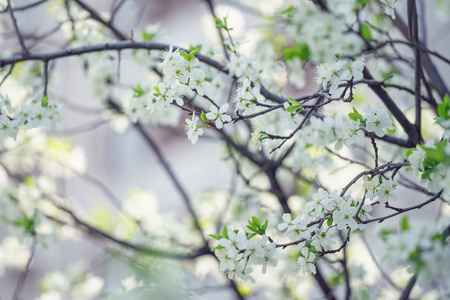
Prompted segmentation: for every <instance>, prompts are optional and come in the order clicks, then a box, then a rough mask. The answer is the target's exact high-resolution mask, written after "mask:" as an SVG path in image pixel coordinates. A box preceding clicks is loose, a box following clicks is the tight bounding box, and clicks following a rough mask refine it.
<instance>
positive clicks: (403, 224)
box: [401, 216, 410, 231]
mask: <svg viewBox="0 0 450 300" xmlns="http://www.w3.org/2000/svg"><path fill="white" fill-rule="evenodd" d="M409 228H410V226H409V218H408V217H407V216H404V217H403V218H402V221H401V229H402V231H408V230H409Z"/></svg>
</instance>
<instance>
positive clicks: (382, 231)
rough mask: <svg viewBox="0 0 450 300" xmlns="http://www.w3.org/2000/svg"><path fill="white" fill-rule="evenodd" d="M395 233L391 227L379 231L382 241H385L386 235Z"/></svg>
mask: <svg viewBox="0 0 450 300" xmlns="http://www.w3.org/2000/svg"><path fill="white" fill-rule="evenodd" d="M393 233H395V230H393V229H383V230H381V231H380V236H381V239H382V240H383V242H385V243H386V242H387V239H388V236H389V235H391V234H393Z"/></svg>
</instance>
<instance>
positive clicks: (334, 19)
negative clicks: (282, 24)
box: [287, 1, 364, 62]
mask: <svg viewBox="0 0 450 300" xmlns="http://www.w3.org/2000/svg"><path fill="white" fill-rule="evenodd" d="M295 3H296V5H295V11H294V12H293V13H292V14H291V15H289V18H288V24H287V30H288V31H289V34H290V35H291V37H292V39H294V40H295V41H296V42H297V43H299V44H301V45H302V44H303V45H307V48H308V49H314V51H309V52H310V54H309V56H310V57H308V58H309V59H310V60H312V61H313V62H322V61H327V60H331V59H332V58H334V57H335V55H336V54H338V55H341V56H343V55H354V54H356V53H358V52H359V51H360V49H361V47H362V45H363V41H362V39H361V38H360V37H359V36H358V35H357V34H356V33H355V32H357V28H355V29H356V30H355V32H349V30H348V28H349V25H348V24H352V23H356V22H355V21H356V20H355V19H349V20H346V18H354V13H353V12H352V9H353V8H352V7H351V6H347V10H346V11H342V12H341V13H340V14H339V13H338V14H334V13H332V12H326V11H323V10H321V9H320V8H318V7H317V6H316V5H314V3H312V2H311V1H296V2H295ZM341 7H343V5H341ZM361 17H362V18H364V16H361ZM303 60H305V59H303Z"/></svg>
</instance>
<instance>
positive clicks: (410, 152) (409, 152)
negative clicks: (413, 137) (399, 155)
mask: <svg viewBox="0 0 450 300" xmlns="http://www.w3.org/2000/svg"><path fill="white" fill-rule="evenodd" d="M416 150H417V148H411V149H408V151H406V157H409V156H410V155H411V154H412V153H413V152H414V151H416Z"/></svg>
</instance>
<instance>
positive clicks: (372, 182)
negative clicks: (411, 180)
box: [362, 175, 397, 203]
mask: <svg viewBox="0 0 450 300" xmlns="http://www.w3.org/2000/svg"><path fill="white" fill-rule="evenodd" d="M362 186H363V188H364V189H365V191H366V198H368V199H371V200H374V199H375V198H377V197H378V201H379V202H380V203H386V202H387V201H388V200H389V199H391V200H396V199H397V196H396V195H395V193H394V191H395V188H396V187H397V182H396V180H395V179H388V180H385V181H383V179H382V176H381V175H379V176H377V177H374V178H370V177H368V176H364V183H363V185H362Z"/></svg>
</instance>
